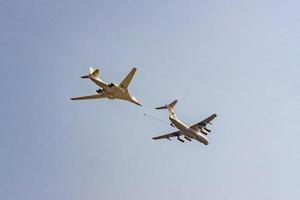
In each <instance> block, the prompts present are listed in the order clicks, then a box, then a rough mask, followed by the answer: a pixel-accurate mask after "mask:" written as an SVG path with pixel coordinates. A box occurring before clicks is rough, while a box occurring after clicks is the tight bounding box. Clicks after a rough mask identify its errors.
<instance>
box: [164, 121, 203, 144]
mask: <svg viewBox="0 0 300 200" xmlns="http://www.w3.org/2000/svg"><path fill="white" fill-rule="evenodd" d="M169 119H170V121H171V122H172V124H173V125H174V126H175V127H176V128H177V129H178V130H179V131H180V133H181V134H182V135H184V136H186V137H188V138H190V139H195V140H198V141H199V142H201V143H203V144H205V145H208V139H207V137H206V136H205V135H204V134H203V133H201V132H200V131H199V130H195V129H192V128H190V127H188V126H187V125H185V124H184V123H182V122H181V121H180V120H178V119H177V118H174V117H172V116H170V117H169Z"/></svg>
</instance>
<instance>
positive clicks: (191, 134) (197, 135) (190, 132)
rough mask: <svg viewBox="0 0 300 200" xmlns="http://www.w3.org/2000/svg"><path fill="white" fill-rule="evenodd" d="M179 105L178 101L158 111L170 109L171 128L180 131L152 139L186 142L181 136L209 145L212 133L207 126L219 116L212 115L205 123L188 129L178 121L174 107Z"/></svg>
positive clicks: (202, 122)
mask: <svg viewBox="0 0 300 200" xmlns="http://www.w3.org/2000/svg"><path fill="white" fill-rule="evenodd" d="M176 103H177V100H175V101H173V102H172V103H170V104H168V105H165V106H161V107H158V108H156V109H168V112H169V119H170V121H171V126H173V127H175V128H177V129H178V131H176V132H173V133H169V134H165V135H161V136H158V137H154V138H152V139H154V140H158V139H163V138H165V139H168V140H170V137H177V139H178V140H179V141H180V142H184V140H183V139H182V138H180V136H183V137H184V138H185V139H186V140H188V141H192V139H195V140H198V141H199V142H201V143H203V144H205V145H208V139H207V137H206V135H207V134H208V133H210V132H211V130H210V129H208V128H207V127H206V126H207V124H211V121H212V120H213V119H214V118H215V117H216V116H217V115H216V114H212V115H211V116H209V117H208V118H206V119H204V120H203V121H201V122H199V123H197V124H195V125H193V126H191V127H188V126H187V125H185V124H184V123H182V122H181V121H180V120H179V119H177V117H176V115H175V112H174V109H173V108H174V106H175V104H176Z"/></svg>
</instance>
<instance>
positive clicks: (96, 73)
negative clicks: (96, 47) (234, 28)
mask: <svg viewBox="0 0 300 200" xmlns="http://www.w3.org/2000/svg"><path fill="white" fill-rule="evenodd" d="M98 76H99V69H93V68H92V67H90V68H89V74H88V75H85V76H82V77H81V78H91V77H92V78H97V77H98Z"/></svg>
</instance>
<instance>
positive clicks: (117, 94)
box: [71, 67, 141, 106]
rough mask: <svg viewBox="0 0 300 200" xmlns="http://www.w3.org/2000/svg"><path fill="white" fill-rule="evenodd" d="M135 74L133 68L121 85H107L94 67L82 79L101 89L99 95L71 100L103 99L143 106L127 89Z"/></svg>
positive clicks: (98, 91)
mask: <svg viewBox="0 0 300 200" xmlns="http://www.w3.org/2000/svg"><path fill="white" fill-rule="evenodd" d="M135 72H136V68H132V70H131V71H130V72H129V74H128V75H127V76H126V77H125V78H124V80H123V81H122V82H121V83H120V84H115V83H110V84H107V83H105V82H104V81H103V80H101V79H100V78H99V77H98V76H99V69H93V68H92V67H90V72H89V74H88V75H85V76H82V77H81V78H89V79H90V80H91V81H93V82H94V83H95V84H96V85H98V86H99V87H100V88H101V89H98V90H97V91H96V92H97V94H93V95H89V96H81V97H73V98H71V100H88V99H101V98H108V99H121V100H125V101H129V102H131V103H134V104H136V105H139V106H141V104H140V103H139V101H138V100H137V99H136V98H135V97H133V96H131V95H130V94H129V92H128V89H127V88H128V85H129V83H130V81H131V79H132V77H133V76H134V74H135Z"/></svg>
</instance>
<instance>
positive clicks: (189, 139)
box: [184, 136, 192, 142]
mask: <svg viewBox="0 0 300 200" xmlns="http://www.w3.org/2000/svg"><path fill="white" fill-rule="evenodd" d="M184 138H185V139H186V140H188V141H190V142H191V141H192V139H191V138H188V137H186V136H184Z"/></svg>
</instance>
